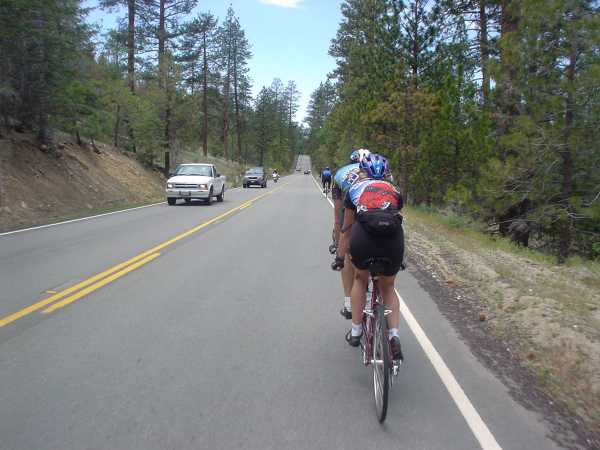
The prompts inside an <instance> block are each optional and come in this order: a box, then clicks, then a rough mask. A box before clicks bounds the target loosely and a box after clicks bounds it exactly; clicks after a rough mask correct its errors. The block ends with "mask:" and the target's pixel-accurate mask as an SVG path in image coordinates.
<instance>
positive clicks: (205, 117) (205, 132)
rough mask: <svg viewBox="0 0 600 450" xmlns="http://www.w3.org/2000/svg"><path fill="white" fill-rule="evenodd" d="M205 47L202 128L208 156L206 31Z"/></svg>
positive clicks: (203, 144)
mask: <svg viewBox="0 0 600 450" xmlns="http://www.w3.org/2000/svg"><path fill="white" fill-rule="evenodd" d="M202 40H203V45H204V48H203V49H202V53H203V58H204V69H203V77H202V78H203V80H202V100H203V104H202V109H203V111H204V127H203V130H202V152H203V153H204V156H208V59H207V57H206V31H204V33H203V35H202Z"/></svg>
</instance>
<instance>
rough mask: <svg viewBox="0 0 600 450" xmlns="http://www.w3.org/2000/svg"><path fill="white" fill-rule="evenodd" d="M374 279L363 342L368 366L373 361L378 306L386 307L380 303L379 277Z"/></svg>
mask: <svg viewBox="0 0 600 450" xmlns="http://www.w3.org/2000/svg"><path fill="white" fill-rule="evenodd" d="M371 280H372V286H373V288H372V291H371V298H370V299H367V301H366V303H365V308H364V314H363V332H364V340H363V342H364V344H363V364H364V365H365V366H368V365H369V364H371V363H373V337H374V335H375V329H374V327H375V314H376V313H377V309H378V308H384V307H385V306H384V305H383V303H382V302H381V303H380V300H379V298H380V296H379V285H378V283H377V278H371Z"/></svg>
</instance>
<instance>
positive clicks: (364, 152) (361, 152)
mask: <svg viewBox="0 0 600 450" xmlns="http://www.w3.org/2000/svg"><path fill="white" fill-rule="evenodd" d="M370 154H371V151H370V150H368V149H366V148H359V149H358V150H354V151H353V152H352V153H350V161H352V162H353V163H359V162H361V161H362V160H363V159H364V158H366V157H367V156H369V155H370Z"/></svg>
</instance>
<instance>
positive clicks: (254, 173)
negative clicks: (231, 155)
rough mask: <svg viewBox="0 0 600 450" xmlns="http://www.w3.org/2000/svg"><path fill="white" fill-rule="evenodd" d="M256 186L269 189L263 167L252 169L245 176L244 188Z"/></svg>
mask: <svg viewBox="0 0 600 450" xmlns="http://www.w3.org/2000/svg"><path fill="white" fill-rule="evenodd" d="M254 185H256V186H260V187H262V188H266V187H267V177H266V176H265V169H263V168H262V167H252V168H251V169H248V170H247V171H246V173H245V174H244V182H243V183H242V186H243V187H245V188H248V187H250V186H254Z"/></svg>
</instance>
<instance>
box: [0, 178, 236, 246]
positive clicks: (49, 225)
mask: <svg viewBox="0 0 600 450" xmlns="http://www.w3.org/2000/svg"><path fill="white" fill-rule="evenodd" d="M237 189H240V187H239V186H238V187H234V188H230V189H227V191H228V192H229V191H235V190H237ZM165 203H166V202H158V203H151V204H149V205H142V206H136V207H135V208H127V209H120V210H119V211H111V212H107V213H103V214H96V215H94V216H87V217H80V218H79V219H71V220H65V221H63V222H55V223H48V224H46V225H40V226H37V227H29V228H21V229H20V230H13V231H7V232H5V233H0V237H2V236H8V235H9V234H17V233H22V232H24V231H33V230H41V229H42V228H50V227H55V226H57V225H65V224H67V223H73V222H81V221H83V220H90V219H96V218H98V217H104V216H110V215H112V214H119V213H124V212H127V211H134V210H136V209H142V208H150V207H151V206H158V205H164V204H165Z"/></svg>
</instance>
